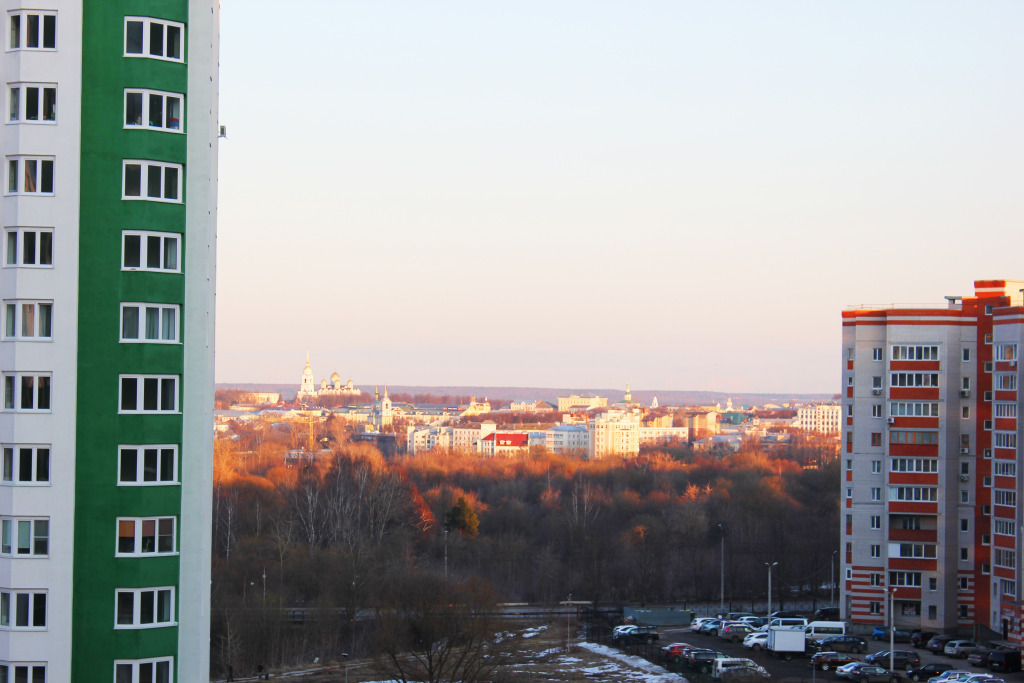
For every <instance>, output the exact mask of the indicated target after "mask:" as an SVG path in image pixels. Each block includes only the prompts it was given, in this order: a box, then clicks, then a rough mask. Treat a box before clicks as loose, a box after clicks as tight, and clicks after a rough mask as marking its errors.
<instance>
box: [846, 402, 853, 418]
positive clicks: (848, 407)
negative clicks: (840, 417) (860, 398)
mask: <svg viewBox="0 0 1024 683" xmlns="http://www.w3.org/2000/svg"><path fill="white" fill-rule="evenodd" d="M846 416H847V417H853V404H852V403H848V404H847V405H846Z"/></svg>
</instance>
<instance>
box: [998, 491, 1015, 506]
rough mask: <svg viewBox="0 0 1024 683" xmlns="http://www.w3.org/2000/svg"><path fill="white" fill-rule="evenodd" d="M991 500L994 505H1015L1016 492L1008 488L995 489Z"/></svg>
mask: <svg viewBox="0 0 1024 683" xmlns="http://www.w3.org/2000/svg"><path fill="white" fill-rule="evenodd" d="M992 502H993V503H995V504H996V505H1006V506H1009V507H1016V506H1017V492H1016V491H1011V490H1008V489H995V490H994V491H993V495H992Z"/></svg>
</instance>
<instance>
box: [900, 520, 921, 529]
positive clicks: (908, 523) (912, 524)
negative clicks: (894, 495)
mask: <svg viewBox="0 0 1024 683" xmlns="http://www.w3.org/2000/svg"><path fill="white" fill-rule="evenodd" d="M900 526H901V527H902V528H904V529H913V530H915V531H920V530H921V518H920V517H904V518H903V519H902V523H901V524H900Z"/></svg>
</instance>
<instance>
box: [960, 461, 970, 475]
mask: <svg viewBox="0 0 1024 683" xmlns="http://www.w3.org/2000/svg"><path fill="white" fill-rule="evenodd" d="M970 473H971V463H969V462H967V461H966V460H965V461H964V462H962V463H960V474H970Z"/></svg>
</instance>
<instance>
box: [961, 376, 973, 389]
mask: <svg viewBox="0 0 1024 683" xmlns="http://www.w3.org/2000/svg"><path fill="white" fill-rule="evenodd" d="M960 388H961V389H963V390H964V391H970V390H971V378H970V377H961V378H960Z"/></svg>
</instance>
